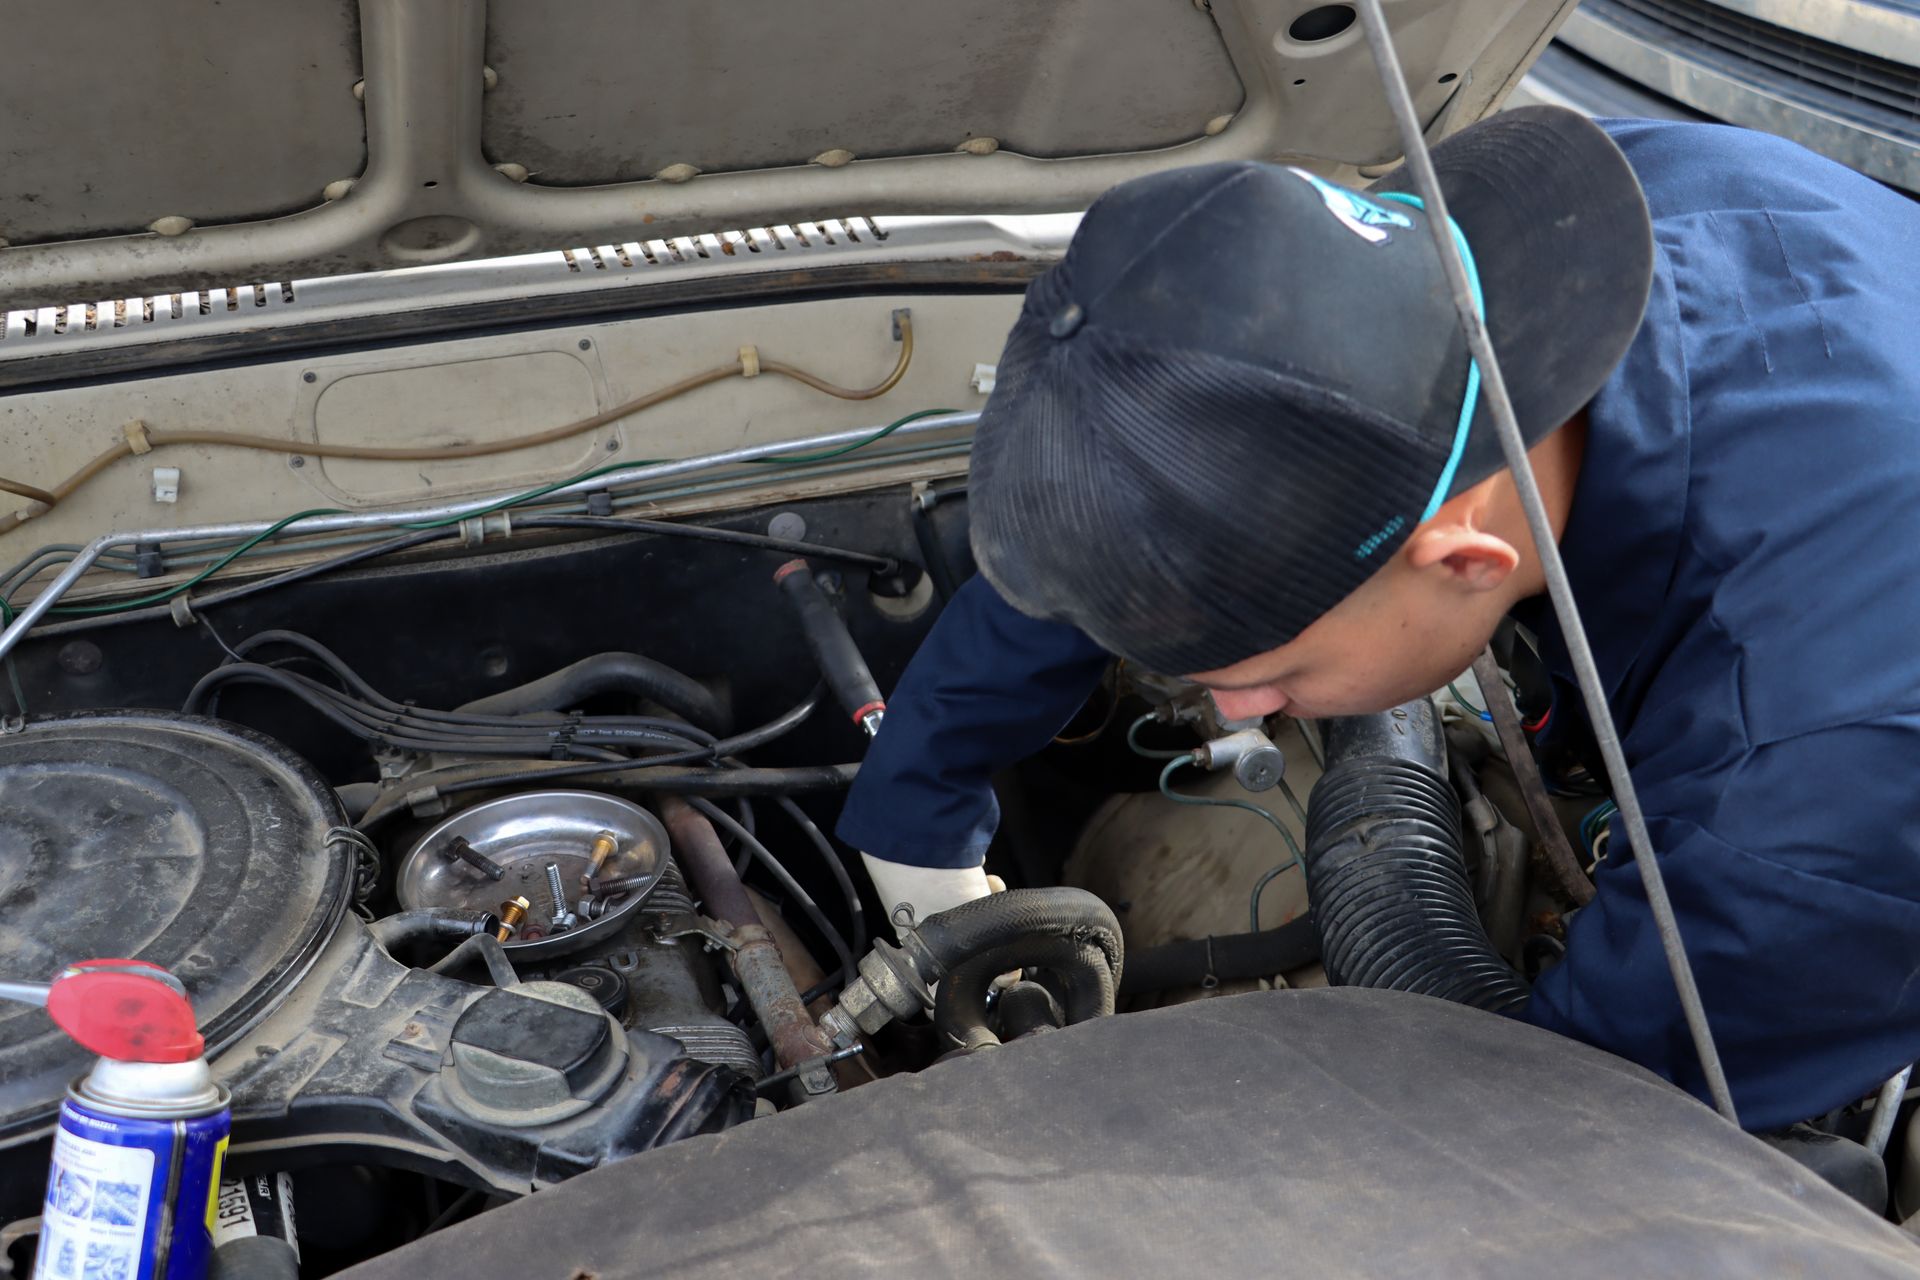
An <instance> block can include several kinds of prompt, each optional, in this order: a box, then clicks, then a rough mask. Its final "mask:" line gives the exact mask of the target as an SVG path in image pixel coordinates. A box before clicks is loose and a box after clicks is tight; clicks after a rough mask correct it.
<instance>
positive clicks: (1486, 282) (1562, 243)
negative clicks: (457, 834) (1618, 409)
mask: <svg viewBox="0 0 1920 1280" xmlns="http://www.w3.org/2000/svg"><path fill="white" fill-rule="evenodd" d="M1432 154H1433V167H1434V171H1435V173H1436V174H1437V175H1438V176H1439V179H1440V188H1441V191H1442V192H1443V193H1444V194H1445V195H1446V199H1447V211H1448V212H1449V213H1450V214H1452V216H1453V220H1454V221H1455V222H1456V223H1458V224H1459V226H1460V229H1461V231H1463V232H1464V233H1465V234H1466V237H1467V243H1468V244H1469V245H1470V246H1471V247H1472V249H1473V252H1474V257H1475V259H1476V263H1477V266H1478V268H1479V274H1480V286H1481V290H1482V292H1483V293H1484V295H1485V298H1486V308H1487V332H1488V335H1489V336H1490V337H1491V338H1492V340H1493V349H1494V353H1495V354H1496V355H1497V356H1498V357H1499V361H1500V371H1501V374H1502V376H1503V377H1504V379H1505V382H1506V386H1507V393H1508V395H1509V397H1510V398H1511V399H1512V401H1513V409H1514V416H1515V418H1516V419H1517V420H1518V421H1519V424H1520V431H1521V434H1522V435H1523V436H1524V437H1526V440H1527V443H1528V444H1529V445H1532V444H1534V443H1537V442H1538V441H1539V440H1541V439H1543V438H1544V437H1546V436H1548V435H1550V434H1551V433H1552V432H1553V431H1554V430H1556V429H1557V428H1559V427H1560V426H1561V425H1562V424H1563V423H1565V422H1566V421H1568V420H1569V419H1570V418H1572V417H1573V416H1574V415H1575V414H1577V413H1578V412H1579V411H1580V410H1581V409H1582V408H1584V407H1585V406H1586V404H1587V402H1588V401H1590V400H1592V399H1593V397H1594V394H1595V393H1596V392H1598V391H1599V390H1600V388H1601V386H1602V385H1603V384H1605V382H1606V381H1607V379H1608V378H1609V377H1610V376H1612V374H1613V371H1614V369H1615V367H1616V366H1618V364H1619V363H1620V360H1621V357H1623V356H1625V355H1626V353H1627V348H1628V347H1629V346H1631V345H1632V343H1633V339H1634V335H1635V334H1636V333H1637V332H1639V329H1640V322H1641V318H1642V316H1643V315H1644V314H1645V311H1646V305H1647V291H1648V288H1649V286H1650V284H1651V281H1652V278H1653V228H1652V225H1651V223H1650V221H1649V219H1648V216H1647V203H1646V198H1645V196H1643V195H1642V194H1641V191H1640V183H1639V180H1638V179H1637V178H1635V177H1634V174H1633V170H1632V168H1631V167H1630V166H1629V165H1628V164H1627V159H1626V157H1625V156H1624V155H1622V154H1621V153H1620V149H1619V148H1618V147H1616V146H1615V145H1614V144H1613V140H1612V139H1611V138H1609V137H1607V135H1606V133H1605V132H1603V131H1602V130H1601V129H1600V127H1599V126H1598V125H1595V124H1594V123H1593V122H1592V121H1591V120H1588V119H1587V118H1585V117H1584V116H1581V115H1579V114H1577V113H1576V112H1572V111H1568V110H1565V109H1564V108H1560V107H1522V108H1518V109H1515V110H1512V111H1506V112H1503V113H1501V114H1500V115H1497V116H1493V117H1491V118H1489V119H1487V120H1483V121H1481V122H1479V123H1478V124H1475V125H1473V126H1471V127H1470V128H1467V129H1464V130H1462V131H1461V132H1460V133H1458V134H1456V135H1454V136H1453V137H1451V138H1449V139H1447V140H1446V141H1445V142H1442V143H1440V144H1439V145H1438V146H1436V147H1434V148H1433V153H1432ZM1372 189H1373V190H1376V191H1407V192H1411V191H1413V190H1414V188H1413V179H1412V176H1411V175H1410V174H1409V173H1408V171H1407V169H1406V167H1405V166H1402V167H1401V168H1398V169H1395V170H1394V171H1393V172H1391V173H1389V174H1387V175H1386V176H1385V177H1383V178H1381V179H1380V180H1379V181H1378V182H1376V183H1374V184H1373V186H1372ZM1505 466H1506V456H1505V454H1504V453H1503V452H1502V451H1501V448H1500V441H1499V437H1498V435H1497V433H1496V428H1495V427H1494V424H1493V415H1492V412H1491V411H1490V409H1489V407H1488V401H1487V397H1486V395H1485V393H1484V392H1483V393H1482V394H1481V396H1480V403H1479V406H1478V408H1477V409H1476V410H1475V412H1474V417H1473V423H1472V427H1471V429H1470V432H1469V435H1468V438H1467V446H1466V450H1465V452H1464V453H1463V454H1462V456H1461V461H1460V466H1459V469H1458V470H1457V471H1456V472H1455V475H1454V480H1453V485H1452V487H1451V489H1450V490H1449V491H1448V495H1447V496H1448V497H1452V496H1453V495H1454V494H1457V493H1459V492H1461V491H1462V490H1464V489H1467V488H1470V487H1471V486H1473V485H1475V484H1478V483H1479V482H1480V481H1482V480H1484V479H1486V478H1487V477H1488V476H1490V475H1492V474H1493V473H1494V472H1496V471H1499V470H1502V469H1503V468H1504V467H1505Z"/></svg>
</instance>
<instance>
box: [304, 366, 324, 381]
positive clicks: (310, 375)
mask: <svg viewBox="0 0 1920 1280" xmlns="http://www.w3.org/2000/svg"><path fill="white" fill-rule="evenodd" d="M300 381H302V382H318V381H320V375H319V374H317V373H315V372H313V370H311V369H309V370H307V372H305V373H303V374H301V375H300Z"/></svg>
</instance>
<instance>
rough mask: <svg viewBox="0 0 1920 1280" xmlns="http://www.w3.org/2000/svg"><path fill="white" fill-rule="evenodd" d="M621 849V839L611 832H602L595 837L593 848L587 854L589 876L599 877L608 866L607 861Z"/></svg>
mask: <svg viewBox="0 0 1920 1280" xmlns="http://www.w3.org/2000/svg"><path fill="white" fill-rule="evenodd" d="M619 847H620V837H618V836H616V835H614V834H613V832H611V831H602V832H600V833H599V834H598V835H596V836H594V838H593V848H592V850H591V851H590V852H589V853H588V854H587V876H588V877H589V878H591V877H593V876H597V875H599V874H600V869H601V868H602V867H604V866H606V865H607V859H608V858H611V857H612V856H613V854H614V851H615V850H616V849H618V848H619Z"/></svg>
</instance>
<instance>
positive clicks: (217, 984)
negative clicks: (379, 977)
mask: <svg viewBox="0 0 1920 1280" xmlns="http://www.w3.org/2000/svg"><path fill="white" fill-rule="evenodd" d="M344 821H345V819H344V816H343V815H342V813H341V811H340V806H339V802H338V800H337V799H336V798H335V797H334V794H333V792H332V791H331V790H330V789H329V788H328V787H327V785H326V783H325V782H323V781H322V780H321V778H320V776H319V775H318V774H316V773H315V772H314V771H313V769H312V768H311V767H310V766H309V765H308V764H307V763H306V762H305V761H303V760H301V759H300V758H299V757H297V756H295V755H294V754H293V753H291V752H290V751H288V750H287V749H286V748H285V747H284V746H281V745H280V744H279V743H277V742H274V741H273V740H272V739H270V738H267V737H264V736H262V735H260V734H257V733H253V732H251V731H249V730H246V729H243V728H240V727H239V726H237V725H231V724H226V723H223V722H221V721H218V720H205V719H201V718H199V717H196V716H182V715H173V714H169V713H166V712H125V713H122V712H112V713H84V714H79V715H69V716H60V717H55V718H51V719H47V720H41V721H37V722H35V723H33V724H29V725H27V726H26V727H25V728H24V729H22V730H20V731H18V732H15V733H11V734H6V735H4V736H0V976H4V977H9V978H22V979H30V980H36V981H45V980H46V979H48V978H51V977H52V976H53V975H54V974H55V973H56V972H57V971H58V970H59V969H60V968H61V967H62V966H63V965H66V964H69V963H71V962H73V961H75V960H88V959H94V958H107V957H112V958H119V957H128V958H132V959H138V960H149V961H152V962H153V963H154V964H158V965H163V966H165V967H166V968H167V969H169V970H171V971H172V972H173V973H174V974H175V975H176V976H178V977H179V979H180V981H181V982H182V983H184V984H185V985H186V988H187V995H188V996H189V998H191V999H192V1001H193V1008H194V1012H195V1014H196V1015H197V1016H198V1018H199V1022H200V1030H201V1034H202V1035H204V1036H205V1037H206V1040H207V1048H208V1051H209V1054H211V1053H214V1052H217V1051H218V1050H219V1049H220V1048H221V1047H223V1046H224V1045H225V1044H227V1043H230V1042H231V1041H232V1040H233V1039H234V1038H235V1037H237V1036H238V1035H239V1034H240V1033H241V1032H242V1031H244V1030H245V1029H246V1028H247V1027H248V1026H250V1025H252V1023H253V1022H255V1021H256V1020H257V1019H258V1018H259V1017H260V1016H262V1015H263V1014H265V1013H266V1012H267V1011H269V1010H270V1009H272V1008H273V1007H274V1006H275V1005H277V1004H278V1003H279V1002H280V1000H281V999H282V998H284V996H285V994H286V992H287V991H288V990H289V989H290V988H291V987H292V986H293V984H294V983H295V982H296V981H298V980H299V979H300V977H301V976H302V975H303V974H304V973H305V972H306V971H307V969H308V967H309V966H310V965H311V964H312V963H313V958H314V957H315V956H316V955H317V954H318V953H319V951H320V948H321V947H322V946H323V945H324V944H325V943H326V942H327V940H328V939H329V938H330V937H331V936H332V935H333V931H334V929H335V927H336V926H338V924H339V923H340V917H341V915H342V914H343V913H344V912H345V910H346V907H347V901H348V897H349V895H350V892H351V888H352V851H351V849H350V848H349V847H348V846H346V845H344V844H335V845H333V846H332V847H329V846H328V844H327V839H326V835H327V831H328V829H329V828H331V827H335V826H339V825H342V824H343V823H344ZM88 1061H89V1058H88V1055H87V1053H86V1052H85V1051H84V1050H82V1049H81V1048H80V1047H79V1046H77V1045H75V1044H74V1043H73V1042H72V1041H70V1040H68V1039H67V1038H66V1036H65V1035H64V1034H62V1033H61V1032H60V1031H59V1030H58V1029H57V1028H56V1027H55V1026H54V1025H53V1022H52V1021H51V1020H50V1019H49V1018H48V1017H47V1014H46V1011H45V1010H44V1009H36V1008H32V1007H30V1006H26V1005H16V1004H6V1003H0V1144H4V1143H5V1142H7V1141H8V1140H9V1139H12V1138H17V1137H20V1136H21V1135H23V1134H26V1133H29V1132H31V1131H33V1130H35V1129H37V1128H39V1127H40V1126H42V1125H44V1124H46V1123H47V1122H49V1121H50V1120H51V1119H52V1118H53V1115H54V1112H55V1110H56V1109H57V1108H58V1106H59V1102H60V1099H61V1097H62V1096H64V1094H65V1092H66V1088H67V1085H68V1083H69V1082H70V1081H72V1080H73V1079H74V1078H75V1077H76V1076H78V1075H80V1074H81V1072H82V1071H84V1070H85V1069H86V1066H87V1063H88Z"/></svg>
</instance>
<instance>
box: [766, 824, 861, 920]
mask: <svg viewBox="0 0 1920 1280" xmlns="http://www.w3.org/2000/svg"><path fill="white" fill-rule="evenodd" d="M773 802H774V803H775V804H777V805H779V806H780V811H781V812H782V813H784V814H786V815H787V816H788V817H789V818H791V819H793V823H794V825H795V826H797V827H799V828H800V834H802V835H804V836H805V837H806V838H807V839H808V840H810V841H811V842H812V843H813V847H814V848H816V849H818V850H819V851H820V858H821V861H823V862H825V863H826V864H827V871H828V873H829V874H830V875H832V876H833V879H834V883H835V884H836V885H838V886H839V889H840V897H841V898H842V899H843V900H844V901H845V902H846V904H847V920H848V923H849V924H851V925H852V927H853V953H854V954H855V955H856V956H863V955H865V954H866V953H867V909H866V908H865V907H864V906H862V905H861V904H860V891H859V890H858V889H856V888H855V887H854V884H853V877H851V876H849V875H848V874H847V865H846V863H844V862H842V861H841V860H840V854H839V852H838V851H836V850H835V849H834V847H833V842H832V841H830V840H828V839H827V837H826V833H825V832H823V831H821V830H820V828H819V827H817V826H815V825H814V822H813V819H812V818H809V817H808V816H807V814H806V810H804V809H802V808H801V807H800V806H799V805H797V804H795V803H794V802H793V798H792V797H790V796H775V797H774V798H773Z"/></svg>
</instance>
